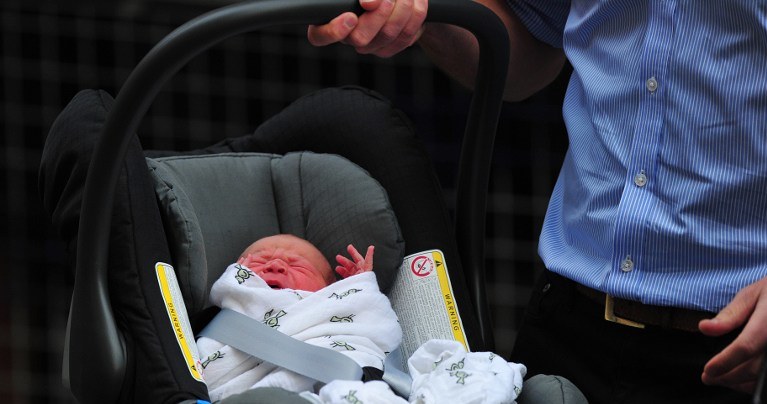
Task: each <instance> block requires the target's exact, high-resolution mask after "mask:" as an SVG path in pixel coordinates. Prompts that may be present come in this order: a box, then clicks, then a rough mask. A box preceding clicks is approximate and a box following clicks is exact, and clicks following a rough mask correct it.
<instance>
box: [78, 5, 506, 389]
mask: <svg viewBox="0 0 767 404" xmlns="http://www.w3.org/2000/svg"><path fill="white" fill-rule="evenodd" d="M349 10H352V11H355V12H361V8H360V7H359V5H358V4H357V0H295V1H293V0H291V1H288V0H258V1H249V2H244V3H239V4H233V5H230V6H226V7H222V8H220V9H217V10H214V11H211V12H209V13H207V14H204V15H202V16H200V17H198V18H196V19H194V20H192V21H189V22H188V23H186V24H184V25H182V26H181V27H179V28H178V29H176V30H175V31H173V32H172V33H170V34H169V35H168V36H166V37H165V38H164V39H163V40H162V41H160V42H159V43H158V44H157V45H156V46H155V47H154V48H153V49H152V50H151V51H150V52H149V53H148V54H147V55H146V56H145V57H144V59H143V60H142V61H141V62H140V63H139V64H138V65H137V67H136V68H135V69H134V70H133V72H132V73H131V75H130V76H129V77H128V79H127V81H126V83H125V85H124V86H123V87H122V89H121V90H120V92H119V94H118V95H117V98H116V100H115V103H114V107H113V109H112V110H111V112H110V114H109V116H108V118H107V120H106V123H105V125H104V130H103V134H102V136H101V138H100V139H99V142H98V144H97V145H96V147H95V150H94V155H93V159H92V160H91V163H90V166H89V169H88V176H87V178H86V181H85V189H84V193H83V201H82V207H81V216H80V222H79V231H78V241H77V242H78V244H77V261H76V277H75V284H74V291H73V296H72V302H71V307H70V315H69V321H68V323H67V335H66V346H65V350H64V363H63V365H64V371H63V373H64V381H65V383H67V384H68V386H69V388H70V390H71V391H72V392H73V394H74V395H75V396H76V397H77V398H78V400H80V401H81V402H85V403H90V402H98V403H104V402H114V401H115V400H116V399H117V397H118V395H119V392H120V388H121V386H122V383H123V378H124V376H125V367H126V354H125V349H124V342H123V340H122V336H121V334H120V333H119V331H118V329H117V327H116V324H115V321H114V314H113V312H112V309H111V306H110V300H109V292H108V281H107V258H108V246H109V233H110V225H111V214H112V205H113V202H114V196H115V190H116V184H117V180H118V176H119V173H120V167H121V165H122V162H123V161H124V159H125V155H126V152H127V146H128V143H129V140H130V138H131V136H132V134H134V133H135V132H136V129H137V128H138V126H139V123H140V122H141V120H142V119H143V117H144V115H145V113H146V111H147V110H148V108H149V106H150V105H151V103H152V101H153V100H154V98H155V96H156V95H157V93H158V92H159V91H160V89H161V87H162V86H163V84H164V83H165V82H166V81H167V80H168V79H169V78H170V77H171V76H173V75H174V74H175V73H176V72H177V71H178V70H179V69H180V68H181V67H183V66H184V65H185V64H186V63H187V62H188V61H189V60H191V59H192V58H193V57H194V56H196V55H198V54H199V53H201V52H203V51H205V50H207V49H208V48H210V47H211V46H213V45H215V44H217V43H219V42H221V41H223V40H225V39H227V38H230V37H232V36H235V35H238V34H242V33H246V32H250V31H255V30H257V29H260V28H265V27H269V26H276V25H287V24H302V25H305V24H321V23H324V22H326V21H329V20H331V19H332V18H334V17H335V16H337V15H339V14H341V13H342V12H346V11H349ZM427 21H431V22H442V23H448V24H453V25H457V26H460V27H463V28H465V29H467V30H469V31H470V32H472V33H473V34H474V36H475V37H476V38H477V40H478V42H479V47H480V60H479V66H478V72H477V78H476V82H475V92H474V96H473V99H472V103H471V107H470V110H469V117H468V119H467V124H466V131H465V136H464V145H463V149H462V152H461V162H460V165H459V167H460V169H461V173H460V174H459V179H458V202H457V213H456V221H457V223H456V226H457V227H456V233H457V235H458V237H460V239H459V249H460V253H461V257H462V258H461V259H462V262H463V264H464V268H465V269H466V270H467V271H469V273H470V274H472V275H471V278H470V279H469V280H468V281H469V283H470V285H469V286H470V290H471V291H472V292H473V297H472V300H473V301H474V304H475V306H476V307H475V309H476V310H479V313H480V324H481V326H482V334H483V335H482V337H483V339H484V341H485V345H490V344H488V343H487V341H489V340H490V338H491V337H490V323H489V321H488V315H487V308H486V304H487V303H486V301H485V298H484V293H483V290H482V289H483V287H484V286H483V283H484V273H483V270H482V269H483V267H484V266H483V262H484V230H485V202H486V192H487V185H488V182H489V181H488V178H489V171H490V160H491V156H492V146H493V140H494V137H495V130H496V127H497V122H498V117H499V115H500V109H501V100H502V95H503V88H504V84H505V78H506V69H507V65H508V54H509V46H508V34H507V32H506V29H505V27H504V25H503V24H502V23H501V21H500V20H499V19H498V17H497V16H496V15H495V14H494V13H493V12H492V11H490V10H489V9H487V8H485V7H484V6H482V5H480V4H477V3H475V2H473V1H470V0H432V1H431V4H430V9H429V14H428V16H427ZM95 331H98V333H97V332H95ZM97 334H99V335H100V336H102V337H97ZM103 336H105V337H103ZM79 358H88V359H85V360H79Z"/></svg>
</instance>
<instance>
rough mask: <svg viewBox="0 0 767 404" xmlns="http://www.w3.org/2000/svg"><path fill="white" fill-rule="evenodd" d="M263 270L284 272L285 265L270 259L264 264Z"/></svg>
mask: <svg viewBox="0 0 767 404" xmlns="http://www.w3.org/2000/svg"><path fill="white" fill-rule="evenodd" d="M264 272H274V273H278V274H284V273H285V267H284V266H283V265H280V263H279V262H276V261H271V262H269V263H268V264H266V265H265V266H264Z"/></svg>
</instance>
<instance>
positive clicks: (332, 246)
mask: <svg viewBox="0 0 767 404" xmlns="http://www.w3.org/2000/svg"><path fill="white" fill-rule="evenodd" d="M349 9H357V5H356V1H340V0H312V1H310V2H300V1H296V2H285V1H284V0H267V1H258V2H247V3H241V4H236V5H233V6H229V7H225V8H222V9H219V10H215V11H213V12H211V13H209V14H206V15H204V16H202V17H200V18H198V19H196V20H193V21H191V22H190V23H188V24H186V25H184V26H182V27H181V28H179V29H178V30H176V31H174V33H172V34H170V35H169V36H168V37H166V39H165V40H163V41H162V42H161V43H160V44H158V45H157V46H156V47H155V48H154V49H153V50H152V51H151V52H150V53H149V54H148V55H147V57H146V58H145V59H144V60H143V61H142V62H141V63H140V64H139V66H138V67H137V68H136V69H135V70H134V72H133V74H132V75H131V76H130V77H129V79H128V81H127V82H126V84H125V86H124V87H123V89H122V90H121V92H120V94H119V95H118V97H117V99H116V100H115V101H114V103H113V100H112V99H111V97H110V96H109V95H108V94H106V93H104V92H103V91H96V90H87V91H84V92H81V93H80V94H78V95H77V96H76V97H75V98H74V99H73V101H72V102H71V103H70V104H69V105H68V106H67V108H66V109H65V110H64V111H63V112H62V114H61V115H60V116H59V118H58V119H57V120H56V122H55V123H54V125H53V127H52V129H51V133H50V135H49V138H48V139H47V140H46V146H45V150H44V154H43V159H42V166H41V176H40V186H41V190H42V193H43V199H44V205H45V206H46V208H47V210H48V211H49V212H50V213H51V217H52V221H53V223H54V225H55V226H56V227H57V228H58V230H59V231H60V233H61V234H62V236H63V237H64V238H65V239H66V240H68V241H69V242H70V244H71V245H72V246H74V245H76V249H75V251H76V278H75V286H74V292H73V298H72V303H71V309H70V319H69V323H68V327H67V341H66V343H65V361H64V378H65V381H66V382H67V383H68V386H69V387H70V389H71V390H72V392H73V393H74V395H75V396H76V397H77V398H78V400H80V401H81V402H139V401H140V402H174V403H175V402H183V401H185V400H196V399H206V398H207V390H206V387H205V385H204V383H202V382H201V381H200V380H199V378H197V377H196V375H195V372H194V370H195V369H194V364H193V363H190V362H189V357H188V353H187V352H186V351H185V344H186V346H189V345H190V344H192V342H188V340H189V338H191V336H190V335H189V333H188V332H186V330H184V328H185V327H183V323H184V321H183V317H184V311H188V315H189V318H190V319H191V328H193V329H195V330H197V329H199V328H200V326H202V325H204V324H205V323H206V322H207V320H208V318H207V317H206V314H207V312H206V308H207V293H208V291H209V288H210V284H211V283H212V282H213V280H215V279H216V277H217V274H218V273H220V272H221V271H222V270H223V268H224V266H225V265H226V264H227V263H229V262H230V261H231V260H232V257H235V256H236V255H237V254H238V253H239V252H240V251H241V250H242V247H243V245H247V244H248V243H249V242H251V241H253V240H255V239H256V238H259V237H261V236H264V235H268V234H274V233H277V232H291V233H294V234H296V235H299V236H302V237H305V238H307V239H308V240H309V241H311V242H312V243H314V244H315V245H317V246H318V247H319V248H320V250H321V251H323V253H324V254H325V255H326V256H327V257H328V258H329V259H330V260H331V261H332V257H333V256H334V254H336V253H338V252H339V251H343V247H344V246H345V245H346V244H348V243H349V242H352V241H353V242H354V243H359V244H360V245H364V244H366V243H369V244H375V245H376V248H377V249H376V269H377V271H380V272H378V279H379V283H380V284H381V288H382V289H383V290H388V289H389V287H390V286H391V284H392V282H393V281H394V278H395V275H394V272H393V271H392V268H396V267H397V266H398V263H399V262H400V261H401V260H402V257H403V255H409V254H412V253H416V252H421V251H425V250H430V249H439V251H441V253H443V254H444V263H447V264H448V265H449V267H450V277H451V279H452V280H453V286H454V288H453V293H452V295H453V296H452V298H454V300H455V302H456V303H457V306H458V307H460V308H461V310H462V311H463V312H464V313H467V314H468V315H464V316H463V317H462V320H463V327H464V329H465V338H466V339H467V341H468V345H469V346H470V347H471V348H472V349H473V350H492V341H491V338H490V328H489V322H488V321H487V311H486V307H485V302H484V285H483V283H484V281H483V271H482V267H483V264H482V262H483V239H484V204H485V194H486V187H487V178H488V172H489V162H490V157H491V152H492V139H493V137H494V132H495V128H496V123H497V118H498V114H499V111H500V100H501V92H502V88H503V80H504V76H505V71H506V62H507V57H508V53H507V52H508V43H507V40H506V35H505V30H504V28H503V26H502V25H501V24H500V22H499V21H497V19H496V18H495V15H494V14H493V13H492V12H489V11H488V10H486V9H484V8H483V7H481V6H479V5H477V4H475V3H472V2H462V1H449V0H442V1H435V2H433V3H432V4H431V6H430V14H429V20H431V21H441V22H446V23H452V24H456V25H461V26H464V27H466V28H468V29H469V30H471V31H472V32H474V33H475V35H476V36H477V38H478V39H479V42H480V46H481V61H480V66H479V73H478V78H477V83H476V93H475V97H474V100H473V102H472V109H471V111H470V116H469V119H468V122H467V129H466V138H465V141H464V150H463V151H462V163H461V167H460V172H461V174H460V176H459V179H458V187H459V190H458V193H459V200H458V203H457V211H456V222H457V224H456V231H455V232H453V231H452V230H451V228H450V227H449V226H448V225H447V223H448V222H449V221H448V220H447V219H448V214H447V210H446V208H445V206H444V203H443V201H442V196H441V192H440V189H439V185H438V183H437V181H436V178H435V176H434V174H433V172H432V169H431V166H430V165H429V163H428V159H427V158H426V156H425V153H424V151H423V148H422V147H421V146H420V144H419V143H418V141H417V140H416V139H415V138H414V136H413V134H412V128H411V127H410V125H409V124H408V123H407V121H406V119H405V118H404V116H403V115H402V114H401V113H400V112H398V111H396V110H394V109H392V108H391V106H390V105H389V104H388V103H387V102H386V101H384V100H383V99H382V98H381V97H380V96H378V95H377V94H375V93H372V92H370V91H367V90H363V89H360V88H349V87H347V88H341V89H330V90H325V91H321V92H318V93H315V94H312V95H309V96H307V97H304V98H302V99H301V100H298V101H297V102H296V103H294V104H293V105H291V106H290V107H289V108H287V109H286V110H285V111H283V112H282V113H281V114H279V115H278V116H276V117H274V118H272V119H271V120H269V121H268V122H266V123H265V124H263V125H261V126H260V127H259V129H258V130H257V131H256V133H255V134H254V135H251V136H244V137H240V138H234V139H229V140H225V141H223V142H221V143H219V144H216V145H213V146H211V147H209V148H206V149H203V150H197V151H193V152H163V151H149V152H144V151H142V149H141V146H140V144H139V142H138V138H137V137H136V136H135V135H133V133H134V132H135V130H136V128H137V126H138V123H139V122H140V120H141V118H142V116H143V114H144V113H145V112H146V110H147V109H148V106H149V105H150V104H151V101H152V99H153V97H154V95H155V94H156V93H157V92H158V91H159V88H160V86H161V85H162V84H163V82H164V81H165V80H167V79H168V78H169V77H170V76H171V75H172V74H173V73H175V72H176V71H177V70H178V69H179V68H180V67H181V66H182V65H183V64H184V63H186V61H188V60H189V59H191V58H192V57H193V56H194V55H196V54H197V53H199V52H201V51H203V50H205V49H207V48H208V47H210V46H212V45H213V44H215V43H217V42H219V41H221V40H223V39H225V38H227V37H229V36H232V35H235V34H238V33H242V32H246V31H250V30H253V29H256V28H259V27H263V26H266V25H268V24H271V25H276V24H284V23H297V24H308V23H317V22H321V21H326V20H329V19H330V18H332V17H333V16H335V15H338V14H340V13H341V12H343V11H345V10H349ZM294 151H299V152H300V153H295V154H291V152H294ZM307 151H310V152H307ZM312 152H313V153H312ZM235 153H236V154H235ZM243 153H245V154H243ZM318 153H321V154H318ZM329 153H330V154H333V155H340V156H344V157H343V158H341V157H337V156H329V155H327V154H329ZM212 154H215V156H213V155H212ZM347 159H348V160H350V161H351V162H352V163H355V164H356V165H355V164H352V163H349V161H347ZM357 166H359V167H362V169H363V170H360V169H359V167H357ZM147 168H148V169H147ZM231 170H239V171H238V173H234V172H233V171H231ZM336 175H343V177H337V176H336ZM370 177H372V178H374V179H375V180H374V181H373V180H371V179H370ZM243 182H248V187H250V186H253V187H256V189H260V190H262V191H263V192H260V193H258V194H256V193H245V192H239V190H240V189H241V188H242V187H243ZM379 184H380V185H381V186H383V188H384V189H385V190H386V192H383V191H382V190H381V189H380V186H379ZM83 185H84V186H83ZM413 189H417V190H419V192H417V193H413V192H410V191H411V190H413ZM332 192H339V193H343V194H344V196H348V195H356V196H357V198H348V199H344V201H345V202H339V199H338V198H329V196H331V195H330V194H331V193H332ZM387 193H388V196H387ZM362 201H364V202H365V203H362ZM389 205H390V206H389ZM392 211H393V212H394V214H396V217H397V218H398V220H395V219H394V214H392V213H391V212H392ZM323 215H324V216H323ZM328 215H329V216H328ZM339 215H343V217H339ZM346 215H350V216H351V219H350V222H346V221H345V220H346V217H345V216H346ZM238 225H239V226H238ZM243 225H244V226H243ZM243 227H244V231H243ZM398 230H401V233H400V231H398ZM326 234H330V235H331V236H329V237H325V236H324V235H326ZM452 234H456V235H458V242H457V243H456V240H455V239H454V238H453V237H452ZM459 251H460V255H459V254H458V252H459ZM158 263H170V264H171V265H170V266H172V267H174V269H175V271H172V272H171V274H170V278H174V277H175V278H178V279H177V282H178V294H179V295H180V296H181V298H179V299H175V300H173V299H171V304H169V303H168V299H167V296H168V295H174V292H173V289H175V287H176V286H175V285H176V282H175V281H173V280H172V279H171V281H170V282H169V285H170V286H169V285H168V284H166V283H163V281H162V280H159V281H158V279H159V278H158V273H159V269H158ZM170 266H168V268H169V267H170ZM160 267H164V266H163V265H160ZM387 268H388V269H389V270H386V269H387ZM464 269H466V272H465V273H464ZM217 271H218V272H217ZM467 285H468V286H467ZM169 290H170V292H168V291H169ZM184 308H185V309H186V310H183V309H184ZM184 340H186V342H185V341H184ZM179 348H181V349H179Z"/></svg>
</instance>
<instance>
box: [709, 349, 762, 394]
mask: <svg viewBox="0 0 767 404" xmlns="http://www.w3.org/2000/svg"><path fill="white" fill-rule="evenodd" d="M762 362H763V357H762V356H759V357H757V358H754V359H752V360H750V361H747V362H746V363H743V364H741V365H740V366H737V367H736V368H734V369H732V370H731V371H730V372H728V373H725V374H722V375H717V376H712V375H710V374H709V373H706V372H705V371H704V372H703V375H702V376H701V380H702V381H703V383H705V384H710V385H720V386H726V387H729V388H732V389H735V390H738V391H746V392H750V391H749V390H748V389H753V386H754V385H755V383H756V380H757V378H758V377H759V372H760V370H761V368H762ZM751 391H752V390H751Z"/></svg>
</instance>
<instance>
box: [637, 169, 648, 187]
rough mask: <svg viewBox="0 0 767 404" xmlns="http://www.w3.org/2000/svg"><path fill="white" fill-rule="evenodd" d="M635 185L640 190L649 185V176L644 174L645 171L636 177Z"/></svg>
mask: <svg viewBox="0 0 767 404" xmlns="http://www.w3.org/2000/svg"><path fill="white" fill-rule="evenodd" d="M634 185H636V186H638V187H639V188H642V187H643V186H645V185H647V175H646V174H645V173H644V171H640V172H639V174H637V175H635V176H634Z"/></svg>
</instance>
